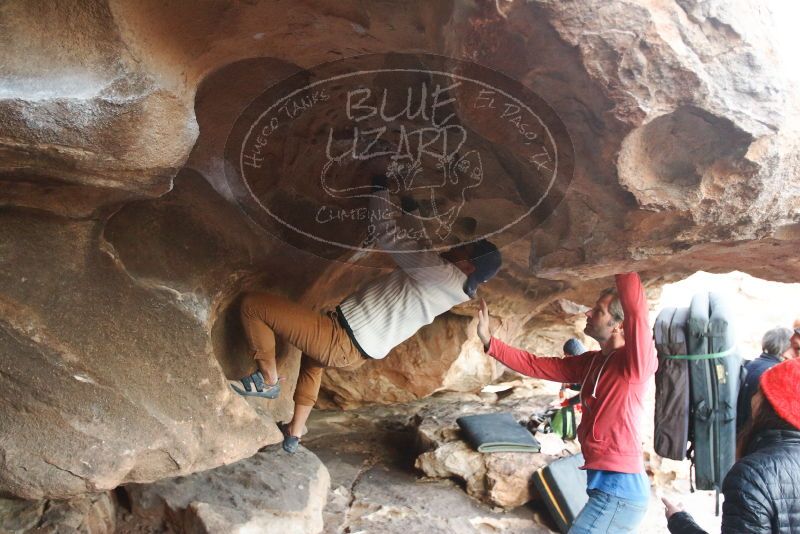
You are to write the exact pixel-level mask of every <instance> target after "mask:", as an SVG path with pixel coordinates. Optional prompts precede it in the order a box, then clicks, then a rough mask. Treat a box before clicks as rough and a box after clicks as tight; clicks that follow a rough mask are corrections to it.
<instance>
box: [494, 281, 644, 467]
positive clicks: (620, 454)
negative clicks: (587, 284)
mask: <svg viewBox="0 0 800 534" xmlns="http://www.w3.org/2000/svg"><path fill="white" fill-rule="evenodd" d="M616 282H617V290H618V292H619V299H620V303H621V304H622V309H623V311H624V312H625V320H624V321H623V323H622V324H623V334H624V336H625V345H624V346H622V347H620V348H618V349H617V350H615V351H614V352H612V353H611V354H609V355H607V356H604V355H603V353H602V352H601V351H590V352H586V353H584V354H582V355H581V356H576V357H571V358H542V357H539V356H535V355H533V354H531V353H529V352H526V351H524V350H520V349H516V348H514V347H510V346H508V345H506V344H505V343H503V342H502V341H500V340H499V339H496V338H494V337H493V338H491V341H490V344H489V349H488V351H487V352H488V354H489V355H491V356H492V357H494V358H495V359H497V360H498V361H500V362H502V363H503V364H504V365H506V366H508V367H510V368H511V369H513V370H515V371H517V372H519V373H522V374H524V375H528V376H532V377H534V378H543V379H545V380H553V381H555V382H570V383H580V384H581V399H582V404H583V417H582V419H581V424H580V426H579V427H578V441H580V444H581V449H582V451H583V457H584V459H585V465H584V466H583V467H584V468H586V469H602V470H606V471H616V472H619V473H641V472H642V468H643V465H642V462H643V459H642V437H641V432H640V427H641V424H640V423H641V418H642V413H643V412H644V396H645V393H646V391H647V386H648V382H649V380H650V377H651V376H653V374H654V373H655V372H656V369H657V368H658V359H657V357H656V349H655V345H654V344H653V334H652V331H651V329H650V325H649V324H648V317H647V298H646V297H645V293H644V288H643V287H642V282H641V280H640V279H639V275H638V274H637V273H625V274H618V275H617V276H616Z"/></svg>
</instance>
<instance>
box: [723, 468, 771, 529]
mask: <svg viewBox="0 0 800 534" xmlns="http://www.w3.org/2000/svg"><path fill="white" fill-rule="evenodd" d="M762 472H768V469H766V468H763V469H759V468H757V467H756V466H755V465H750V464H749V463H748V462H746V461H740V462H737V463H736V464H734V466H733V468H732V469H731V470H730V472H729V473H728V476H726V477H725V482H724V483H723V485H722V491H723V493H724V494H725V502H724V503H723V505H722V532H724V533H725V534H728V533H730V534H762V533H763V534H770V533H771V532H772V521H771V519H770V518H771V517H772V504H771V503H772V500H771V498H770V497H769V495H767V494H765V493H764V491H763V488H768V487H769V484H768V481H767V480H764V477H763V474H762Z"/></svg>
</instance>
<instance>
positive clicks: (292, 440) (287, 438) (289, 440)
mask: <svg viewBox="0 0 800 534" xmlns="http://www.w3.org/2000/svg"><path fill="white" fill-rule="evenodd" d="M278 428H280V429H281V432H283V450H285V451H286V452H288V453H289V454H294V453H295V452H297V448H298V447H299V446H300V438H298V437H297V436H291V435H289V425H287V424H286V423H280V424H278Z"/></svg>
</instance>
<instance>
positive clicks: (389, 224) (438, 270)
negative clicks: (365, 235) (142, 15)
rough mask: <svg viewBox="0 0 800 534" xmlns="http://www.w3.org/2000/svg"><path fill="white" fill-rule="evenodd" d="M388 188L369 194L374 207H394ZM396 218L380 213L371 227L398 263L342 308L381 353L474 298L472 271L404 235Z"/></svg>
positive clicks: (363, 339)
mask: <svg viewBox="0 0 800 534" xmlns="http://www.w3.org/2000/svg"><path fill="white" fill-rule="evenodd" d="M388 198H389V197H388V192H387V191H386V190H382V191H380V192H379V193H378V194H377V195H375V196H373V197H372V198H371V199H370V213H391V212H392V209H391V205H390V204H389V202H388ZM397 222H398V221H397V219H396V218H391V217H378V218H376V219H375V220H374V221H373V222H372V224H371V228H370V234H371V235H372V236H374V240H375V244H376V245H377V246H378V247H380V248H381V249H383V250H385V251H386V252H388V253H389V254H390V255H391V256H392V259H393V260H394V262H395V263H396V264H397V265H398V268H397V269H395V270H393V271H392V272H390V273H388V274H385V275H383V276H380V277H378V278H377V279H375V280H373V281H372V282H370V283H369V284H366V285H365V286H363V287H361V288H360V289H359V290H358V291H356V292H355V293H353V294H352V295H350V296H349V297H347V298H346V299H344V301H342V303H341V304H340V305H339V309H340V310H341V311H342V314H343V315H344V319H345V321H346V322H347V324H348V326H349V327H350V330H351V332H352V334H353V337H354V338H355V340H356V342H357V343H358V345H359V346H360V347H361V348H362V349H363V350H364V352H366V353H367V354H368V355H369V356H370V357H372V358H375V359H382V358H384V357H386V355H387V354H388V353H389V351H391V350H392V349H393V348H394V347H396V346H397V345H399V344H400V343H402V342H403V341H405V340H406V339H408V338H409V337H411V336H413V335H414V334H415V333H416V331H417V330H419V329H420V328H422V327H423V326H425V325H426V324H430V323H431V322H433V320H434V318H436V316H437V315H439V314H441V313H444V312H446V311H448V310H449V309H450V308H452V307H453V306H455V305H457V304H461V303H462V302H466V301H467V300H469V296H468V295H467V294H466V293H465V292H464V283H465V282H466V280H467V276H466V275H465V274H464V273H463V272H462V271H461V270H460V269H459V268H458V267H456V266H455V265H453V264H452V263H450V262H449V261H447V260H445V259H443V258H442V257H441V256H439V255H438V254H437V253H435V252H432V251H429V250H421V248H422V247H421V246H420V243H419V241H418V240H417V239H413V238H410V237H406V238H404V237H403V236H402V234H403V233H404V232H403V231H398V229H397V228H398V227H397Z"/></svg>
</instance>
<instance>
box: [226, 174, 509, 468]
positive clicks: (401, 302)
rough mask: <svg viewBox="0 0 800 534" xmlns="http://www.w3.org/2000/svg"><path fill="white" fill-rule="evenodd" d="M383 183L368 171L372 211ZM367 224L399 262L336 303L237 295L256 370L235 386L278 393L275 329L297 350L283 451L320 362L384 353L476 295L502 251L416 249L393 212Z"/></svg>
mask: <svg viewBox="0 0 800 534" xmlns="http://www.w3.org/2000/svg"><path fill="white" fill-rule="evenodd" d="M373 169H374V167H373ZM370 172H376V171H374V170H372V171H370ZM386 182H387V178H386V176H385V175H381V174H377V175H375V177H374V178H373V180H372V184H373V193H374V194H372V195H370V202H369V206H370V211H371V212H374V213H379V212H380V213H385V212H387V209H388V211H392V210H391V209H389V208H390V207H391V204H390V198H389V191H388V190H387V184H386ZM401 200H402V203H403V211H404V212H407V213H412V212H413V211H415V210H416V206H415V205H414V204H415V203H414V202H413V200H411V199H408V198H405V199H401ZM408 219H414V217H408ZM372 224H374V227H373V228H371V232H370V233H371V236H372V237H373V238H374V241H375V245H377V247H379V248H380V249H382V250H384V251H386V252H388V253H389V254H390V255H391V257H392V259H393V260H394V262H395V263H396V264H397V268H396V269H394V270H393V271H391V272H390V273H388V274H385V275H383V276H381V277H379V278H377V279H376V280H373V281H372V282H370V283H368V284H366V285H364V286H363V287H361V288H360V289H359V290H357V291H356V292H355V293H353V294H351V295H350V296H348V297H347V298H345V299H344V300H343V301H342V302H341V303H340V304H339V305H338V306H336V308H335V309H334V310H330V311H328V312H325V313H319V312H316V311H313V310H311V309H309V308H307V307H305V306H302V305H299V304H296V303H294V302H292V301H290V300H288V299H286V298H284V297H280V296H277V295H271V294H267V293H251V294H247V295H245V297H244V299H243V301H242V305H241V316H242V322H243V325H244V329H245V333H246V336H247V341H248V343H249V346H250V349H251V351H252V355H253V358H254V359H255V361H256V363H257V365H258V370H257V371H256V372H255V373H254V374H252V375H250V376H247V377H245V378H243V379H242V385H243V386H244V389H242V388H239V387H236V386H234V389H236V391H237V392H239V393H240V394H242V395H255V396H260V397H266V398H271V399H274V398H276V397H277V396H278V394H279V393H280V380H279V377H278V372H277V368H276V362H275V336H276V335H277V336H280V337H282V338H283V339H285V340H286V341H288V342H289V343H291V344H292V345H294V346H295V347H297V348H299V349H300V350H301V351H302V357H301V362H300V373H299V376H298V378H297V388H296V390H295V393H294V402H295V407H294V416H293V417H292V420H291V421H290V422H289V423H288V424H286V425H282V428H281V430H282V431H283V434H284V440H283V448H284V450H286V451H287V452H289V453H293V452H294V451H296V450H297V447H298V445H299V442H300V435H301V433H302V431H303V428H304V426H305V423H306V420H307V419H308V416H309V415H310V413H311V408H312V407H313V406H314V404H315V403H316V401H317V395H318V393H319V388H320V382H321V379H322V371H323V369H324V368H325V367H335V368H340V369H345V370H354V369H356V368H358V367H360V366H361V365H362V364H363V363H364V362H365V361H368V360H380V359H383V358H384V357H385V356H386V355H387V354H388V353H389V351H391V350H392V348H394V347H395V346H397V345H399V344H400V343H402V342H403V341H404V340H406V339H408V338H409V337H411V336H412V335H414V333H416V331H417V330H419V329H420V328H421V327H423V326H425V325H427V324H430V323H431V322H433V320H434V318H435V317H436V316H437V315H439V314H441V313H444V312H446V311H448V310H449V309H450V308H452V307H453V306H455V305H457V304H461V303H463V302H465V301H467V300H469V299H470V298H472V297H474V296H475V292H476V290H477V288H478V285H479V284H481V283H484V282H487V281H488V280H489V279H490V278H492V277H493V276H494V275H495V274H496V273H497V271H498V270H499V269H500V265H501V257H500V252H499V251H498V250H497V248H496V247H495V246H494V245H493V244H492V243H490V242H488V241H486V240H480V241H476V242H472V243H467V244H463V245H458V246H456V247H454V248H452V249H450V250H448V251H447V252H444V253H442V254H437V253H436V252H432V251H429V250H421V249H422V248H423V247H422V246H420V244H419V243H418V242H416V241H415V240H414V239H411V238H408V239H398V233H397V232H396V231H392V228H396V227H397V224H398V223H397V220H396V219H393V218H388V217H386V218H383V217H382V218H377V219H376V220H375V221H374V222H373V223H372ZM405 235H406V236H412V235H414V234H413V233H412V232H408V233H406V234H405Z"/></svg>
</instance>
